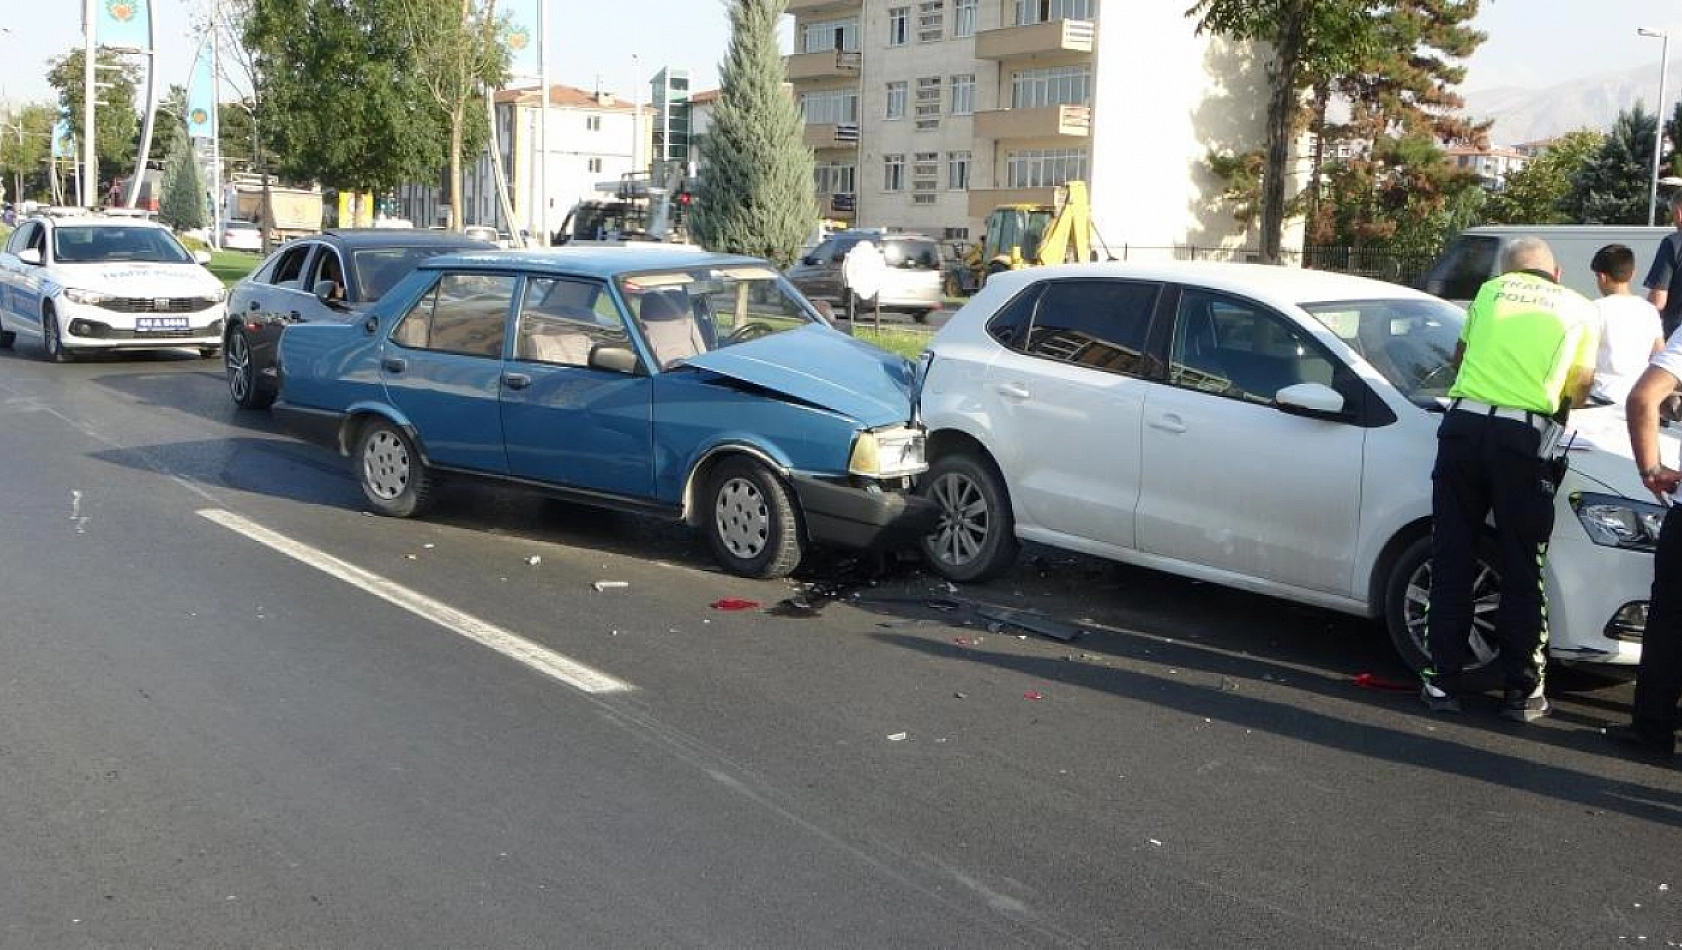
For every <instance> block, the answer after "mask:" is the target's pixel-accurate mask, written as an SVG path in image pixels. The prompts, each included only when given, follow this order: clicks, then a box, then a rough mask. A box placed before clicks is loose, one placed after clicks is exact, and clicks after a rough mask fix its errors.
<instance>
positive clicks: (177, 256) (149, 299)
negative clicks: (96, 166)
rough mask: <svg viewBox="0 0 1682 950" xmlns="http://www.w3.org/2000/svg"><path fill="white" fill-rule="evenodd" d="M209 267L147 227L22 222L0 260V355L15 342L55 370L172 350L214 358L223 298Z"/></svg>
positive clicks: (91, 219)
mask: <svg viewBox="0 0 1682 950" xmlns="http://www.w3.org/2000/svg"><path fill="white" fill-rule="evenodd" d="M209 260H210V255H208V254H206V253H205V252H203V251H200V252H198V253H196V254H195V253H191V252H189V251H188V250H187V249H186V248H185V247H182V246H181V242H180V241H177V240H176V239H175V235H174V234H172V233H170V230H169V229H168V228H166V227H164V226H162V225H160V224H155V223H153V222H150V221H142V220H137V219H134V218H117V217H99V216H86V217H67V218H53V217H46V216H42V217H35V218H30V219H29V220H27V221H25V222H23V223H22V224H21V225H19V226H18V228H17V230H16V231H14V232H13V233H12V236H11V238H10V239H9V240H8V241H7V242H6V246H5V249H4V250H3V251H0V347H10V346H12V345H13V344H14V342H15V341H16V340H17V338H18V337H19V336H23V337H25V338H26V339H28V340H30V341H32V342H34V343H35V344H36V345H37V346H39V347H40V349H41V351H42V353H43V354H44V355H45V356H46V358H47V359H49V360H51V361H53V362H55V363H62V362H65V361H67V360H70V359H73V358H75V356H76V355H77V354H79V353H87V352H93V351H99V350H156V349H167V348H172V347H189V348H195V349H197V350H198V351H199V355H200V356H203V357H206V358H209V357H213V356H215V355H216V354H217V353H218V352H219V350H220V348H221V345H222V324H223V321H224V320H225V319H226V318H227V304H226V302H225V301H226V299H227V292H226V291H225V290H224V289H223V287H222V282H221V281H219V280H217V279H216V277H215V276H214V275H212V274H211V273H210V271H208V270H206V269H205V268H204V266H203V265H204V264H205V263H207V262H208V261H209Z"/></svg>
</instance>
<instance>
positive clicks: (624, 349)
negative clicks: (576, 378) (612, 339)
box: [590, 343, 642, 376]
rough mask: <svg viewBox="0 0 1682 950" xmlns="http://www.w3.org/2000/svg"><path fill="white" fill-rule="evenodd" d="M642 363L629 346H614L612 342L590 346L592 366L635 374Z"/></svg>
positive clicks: (630, 374)
mask: <svg viewBox="0 0 1682 950" xmlns="http://www.w3.org/2000/svg"><path fill="white" fill-rule="evenodd" d="M641 367H642V363H641V361H639V360H638V359H637V354H636V353H635V352H634V351H633V350H632V349H631V348H630V347H628V346H614V345H613V344H610V343H598V344H596V345H595V346H592V347H590V368H591V369H603V370H609V371H611V372H615V373H624V374H626V375H627V376H635V375H637V372H638V370H639V369H641Z"/></svg>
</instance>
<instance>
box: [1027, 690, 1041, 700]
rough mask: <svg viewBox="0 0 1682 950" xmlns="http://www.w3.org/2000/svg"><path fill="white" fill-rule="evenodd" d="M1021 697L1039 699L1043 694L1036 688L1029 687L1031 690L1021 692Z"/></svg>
mask: <svg viewBox="0 0 1682 950" xmlns="http://www.w3.org/2000/svg"><path fill="white" fill-rule="evenodd" d="M1022 698H1023V699H1033V700H1040V699H1044V698H1045V694H1044V693H1042V692H1040V691H1039V690H1037V689H1031V690H1028V691H1027V692H1026V693H1023V694H1022Z"/></svg>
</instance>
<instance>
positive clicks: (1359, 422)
mask: <svg viewBox="0 0 1682 950" xmlns="http://www.w3.org/2000/svg"><path fill="white" fill-rule="evenodd" d="M1464 318H1465V315H1464V312H1463V311H1461V310H1460V309H1459V308H1458V307H1455V306H1454V305H1452V304H1448V303H1445V302H1443V301H1441V300H1438V299H1436V298H1434V297H1430V296H1427V295H1425V294H1422V293H1419V292H1417V291H1413V290H1408V289H1405V288H1402V287H1399V286H1395V285H1393V284H1386V283H1381V282H1378V281H1373V280H1367V279H1365V278H1359V277H1349V276H1344V275H1338V274H1328V273H1322V272H1316V271H1306V270H1297V269H1291V268H1280V267H1266V266H1261V265H1245V264H1163V265H1159V266H1149V265H1134V264H1093V265H1071V266H1062V267H1042V268H1035V269H1030V270H1025V271H1018V272H1014V273H1007V274H1000V275H997V276H995V277H993V278H992V279H991V280H989V281H988V282H987V285H986V287H985V288H984V289H983V290H982V292H981V293H980V294H978V295H977V296H976V297H975V298H974V299H973V300H971V301H970V303H969V304H968V305H967V306H965V307H964V308H963V309H962V310H960V311H958V313H957V314H956V315H954V316H953V317H952V319H951V322H949V323H948V324H947V325H946V326H945V327H943V328H942V329H941V330H940V332H939V333H938V334H936V336H935V337H934V340H933V342H932V343H931V344H930V354H931V357H932V360H931V362H930V364H929V365H928V367H927V369H926V378H925V383H924V386H923V391H922V417H923V421H924V423H925V424H926V425H927V426H928V432H929V441H928V454H929V460H930V462H931V468H930V470H929V472H928V473H927V474H926V475H925V476H923V478H922V480H921V483H920V490H921V491H922V492H923V493H925V494H926V495H928V496H929V497H932V498H934V499H935V500H936V501H938V502H939V503H940V505H941V506H942V509H943V512H944V517H943V519H942V523H941V527H940V529H939V530H938V532H937V533H936V534H934V535H931V536H930V537H929V538H928V539H926V540H925V541H924V554H925V556H926V557H927V559H928V561H929V563H930V564H931V565H932V567H933V568H934V569H935V570H936V571H938V572H939V573H941V574H942V575H944V576H946V577H948V578H950V579H953V580H961V581H978V580H983V579H986V578H988V577H991V576H994V575H996V574H998V573H1000V572H1002V571H1004V570H1006V569H1008V568H1009V567H1010V565H1011V564H1012V563H1013V562H1014V560H1015V554H1016V545H1017V540H1018V539H1019V538H1020V539H1026V540H1031V541H1036V542H1041V543H1044V544H1049V545H1053V546H1056V547H1060V548H1065V549H1069V550H1074V551H1082V552H1085V553H1088V554H1094V555H1098V556H1100V557H1106V558H1112V559H1115V560H1118V561H1125V562H1129V563H1133V564H1139V565H1144V566H1146V567H1152V568H1157V569H1161V570H1165V571H1170V572H1173V573H1176V574H1182V575H1185V576H1188V577H1194V578H1198V579H1201V580H1206V581H1210V582H1214V583H1219V584H1225V585H1229V586H1232V587H1237V588H1242V589H1245V590H1251V591H1257V592H1260V593H1264V594H1271V595H1274V596H1277V597H1283V598H1287V599H1290V600H1295V601H1301V602H1303V603H1309V604H1317V605H1320V606H1323V607H1329V608H1332V609H1335V610H1341V611H1346V612H1349V613H1355V614H1362V615H1366V616H1371V617H1382V618H1383V619H1384V621H1385V623H1386V626H1387V628H1388V629H1389V632H1390V635H1391V637H1392V639H1393V640H1394V642H1395V644H1396V647H1397V649H1398V651H1399V652H1400V653H1401V654H1402V655H1403V657H1404V658H1405V659H1406V660H1407V661H1408V663H1409V664H1410V665H1411V666H1413V667H1414V668H1415V669H1420V668H1422V667H1423V666H1424V665H1425V664H1426V663H1427V662H1428V661H1427V659H1426V649H1425V623H1424V619H1425V605H1426V600H1427V597H1426V594H1427V591H1428V590H1429V586H1430V542H1431V536H1430V533H1431V521H1430V515H1431V467H1432V463H1433V460H1434V458H1435V454H1436V430H1437V424H1438V422H1439V420H1440V418H1441V414H1442V412H1443V404H1444V395H1445V393H1446V392H1447V390H1448V387H1449V385H1450V383H1451V382H1452V380H1453V376H1454V371H1453V369H1452V367H1451V366H1450V365H1449V359H1450V357H1451V356H1452V354H1453V352H1454V346H1455V342H1456V340H1457V339H1458V336H1459V331H1460V326H1461V323H1462V321H1463V320H1464ZM1571 427H1572V428H1573V429H1575V430H1576V432H1577V434H1576V437H1575V438H1576V443H1575V447H1574V448H1573V450H1572V451H1571V452H1570V459H1571V471H1570V473H1569V474H1568V476H1567V477H1566V479H1565V483H1564V485H1563V486H1562V488H1561V490H1560V492H1559V495H1558V499H1559V501H1558V505H1559V512H1558V518H1557V520H1556V525H1555V529H1554V535H1553V542H1552V545H1551V547H1550V550H1549V555H1548V565H1547V572H1546V583H1547V587H1548V594H1549V614H1550V617H1551V622H1552V630H1551V642H1550V650H1551V653H1552V655H1553V656H1554V657H1555V658H1556V659H1561V660H1566V661H1574V662H1585V663H1597V664H1613V665H1624V666H1627V665H1630V664H1634V663H1635V662H1636V661H1637V660H1638V659H1639V657H1640V652H1641V646H1640V643H1641V636H1642V632H1643V629H1644V627H1645V624H1646V612H1647V598H1648V590H1649V587H1650V585H1651V583H1652V578H1653V562H1652V551H1653V547H1654V542H1655V541H1656V538H1657V534H1658V525H1659V522H1660V521H1661V520H1662V518H1663V514H1664V509H1663V508H1661V507H1659V506H1658V505H1656V504H1654V499H1653V498H1652V496H1651V495H1650V494H1649V493H1647V492H1646V491H1645V490H1643V489H1642V487H1641V484H1640V479H1639V478H1638V477H1637V475H1636V471H1635V465H1634V462H1633V461H1632V458H1631V455H1630V449H1629V440H1628V437H1627V435H1626V434H1625V430H1624V422H1623V413H1622V409H1621V408H1620V407H1613V406H1607V407H1600V408H1591V409H1585V410H1581V411H1578V412H1576V413H1574V414H1573V415H1572V417H1571ZM1664 441H1665V448H1664V451H1665V453H1666V458H1670V459H1674V458H1675V450H1676V439H1675V437H1674V436H1672V435H1669V434H1668V433H1667V434H1666V435H1665V436H1664ZM1489 557H1490V558H1491V559H1492V557H1493V554H1492V552H1490V554H1489ZM1477 583H1478V587H1477V591H1476V593H1475V597H1476V599H1477V607H1476V615H1477V619H1476V630H1475V632H1474V634H1473V641H1474V642H1473V647H1474V654H1475V660H1474V662H1475V663H1476V664H1477V665H1478V666H1479V667H1480V668H1487V667H1488V665H1489V661H1490V660H1491V659H1492V658H1493V656H1494V653H1495V648H1494V647H1493V645H1492V643H1491V638H1490V631H1491V627H1492V621H1493V610H1494V607H1495V604H1496V603H1497V602H1498V598H1499V595H1500V582H1499V579H1498V578H1497V577H1496V575H1495V572H1494V571H1493V570H1492V569H1490V567H1489V566H1488V561H1486V562H1485V563H1484V564H1483V568H1482V571H1481V574H1480V577H1479V579H1478V582H1477ZM1492 672H1493V671H1492V670H1488V669H1484V673H1483V676H1484V678H1486V679H1487V678H1488V677H1489V676H1490V674H1492Z"/></svg>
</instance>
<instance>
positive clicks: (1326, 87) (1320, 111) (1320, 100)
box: [1304, 79, 1332, 243]
mask: <svg viewBox="0 0 1682 950" xmlns="http://www.w3.org/2000/svg"><path fill="white" fill-rule="evenodd" d="M1331 98H1332V89H1331V83H1330V82H1328V81H1327V80H1324V79H1322V80H1320V81H1319V82H1316V83H1315V84H1314V157H1313V158H1312V159H1311V160H1310V161H1309V165H1308V189H1309V191H1308V224H1309V227H1313V226H1314V225H1315V224H1316V223H1317V222H1318V221H1319V219H1320V169H1321V168H1323V167H1324V166H1325V163H1326V110H1327V109H1328V108H1329V107H1330V105H1331ZM1304 243H1307V242H1306V240H1305V241H1304Z"/></svg>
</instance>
